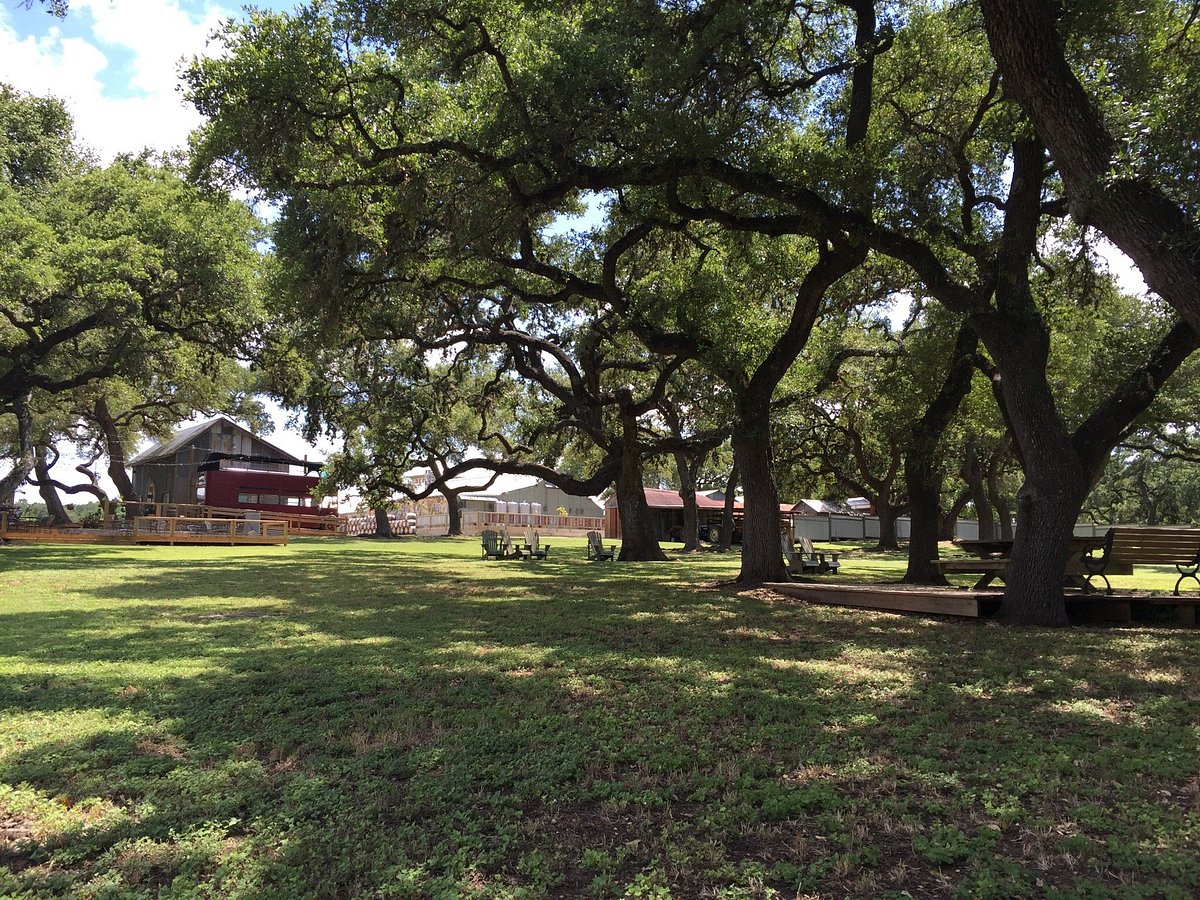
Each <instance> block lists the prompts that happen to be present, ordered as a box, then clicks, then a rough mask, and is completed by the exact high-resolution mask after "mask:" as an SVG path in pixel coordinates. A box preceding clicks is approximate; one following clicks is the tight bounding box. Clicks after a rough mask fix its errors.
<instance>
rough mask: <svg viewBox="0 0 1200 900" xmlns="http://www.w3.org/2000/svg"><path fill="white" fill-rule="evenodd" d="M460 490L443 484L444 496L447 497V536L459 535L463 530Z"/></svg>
mask: <svg viewBox="0 0 1200 900" xmlns="http://www.w3.org/2000/svg"><path fill="white" fill-rule="evenodd" d="M458 494H459V492H458V491H455V490H451V489H449V488H447V487H446V486H445V485H444V484H443V485H442V496H443V497H445V498H446V516H447V524H446V536H447V537H458V536H460V535H461V534H462V533H463V531H462V510H461V509H460V508H459V505H458Z"/></svg>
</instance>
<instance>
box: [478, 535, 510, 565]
mask: <svg viewBox="0 0 1200 900" xmlns="http://www.w3.org/2000/svg"><path fill="white" fill-rule="evenodd" d="M479 537H480V539H481V540H482V541H483V556H482V557H481V558H482V559H489V558H490V559H504V547H503V545H502V544H501V543H500V535H498V534H497V533H496V532H494V531H485V532H483V533H482V534H481V535H479Z"/></svg>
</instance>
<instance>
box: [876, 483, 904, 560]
mask: <svg viewBox="0 0 1200 900" xmlns="http://www.w3.org/2000/svg"><path fill="white" fill-rule="evenodd" d="M899 512H900V511H899V510H898V509H896V507H895V506H894V505H893V504H892V492H891V491H881V492H880V493H879V496H877V497H876V498H875V515H877V516H878V517H879V543H878V544H876V546H875V549H876V550H899V549H900V542H899V540H898V539H897V538H896V518H897V517H898V516H899Z"/></svg>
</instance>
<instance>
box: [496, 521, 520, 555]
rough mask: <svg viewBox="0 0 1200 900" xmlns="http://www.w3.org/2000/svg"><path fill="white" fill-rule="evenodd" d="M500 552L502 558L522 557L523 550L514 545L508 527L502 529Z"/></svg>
mask: <svg viewBox="0 0 1200 900" xmlns="http://www.w3.org/2000/svg"><path fill="white" fill-rule="evenodd" d="M500 552H501V554H502V555H501V557H500V558H501V559H520V558H521V551H520V550H518V549H517V548H516V547H514V546H513V540H512V537H511V536H510V535H509V533H508V529H507V528H501V529H500Z"/></svg>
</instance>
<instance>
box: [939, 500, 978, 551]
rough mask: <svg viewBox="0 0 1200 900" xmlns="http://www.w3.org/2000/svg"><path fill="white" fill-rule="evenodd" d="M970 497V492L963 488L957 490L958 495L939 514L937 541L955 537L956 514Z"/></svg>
mask: <svg viewBox="0 0 1200 900" xmlns="http://www.w3.org/2000/svg"><path fill="white" fill-rule="evenodd" d="M970 499H971V492H970V491H968V490H966V489H963V490H961V491H959V492H958V496H956V497H955V498H954V500H953V501H952V502H951V503H950V508H949V509H948V510H946V512H945V513H943V514H942V515H941V525H940V526H939V527H938V540H939V541H952V540H954V538H955V536H956V535H955V532H956V530H957V529H958V516H959V514H960V513H961V512H962V511H963V507H965V506H966V505H967V503H968V502H969V501H970Z"/></svg>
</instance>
